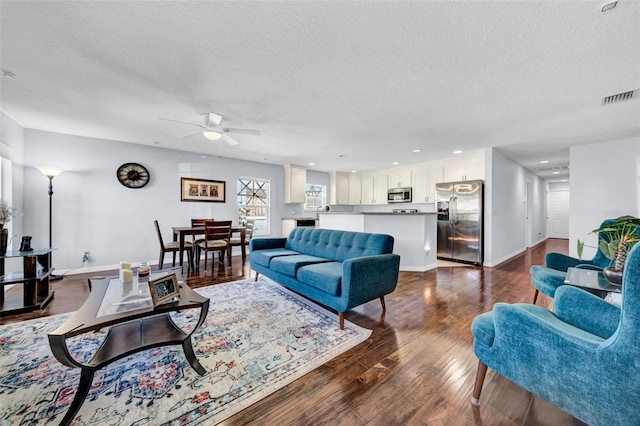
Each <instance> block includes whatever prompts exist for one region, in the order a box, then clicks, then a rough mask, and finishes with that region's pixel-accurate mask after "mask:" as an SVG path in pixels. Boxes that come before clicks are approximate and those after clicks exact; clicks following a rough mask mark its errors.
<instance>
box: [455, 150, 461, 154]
mask: <svg viewBox="0 0 640 426" xmlns="http://www.w3.org/2000/svg"><path fill="white" fill-rule="evenodd" d="M453 153H454V154H462V150H460V149H459V150H457V151H453Z"/></svg>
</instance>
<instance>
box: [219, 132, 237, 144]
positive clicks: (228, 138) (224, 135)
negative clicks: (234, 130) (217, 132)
mask: <svg viewBox="0 0 640 426" xmlns="http://www.w3.org/2000/svg"><path fill="white" fill-rule="evenodd" d="M222 139H223V140H224V141H225V142H226V143H228V144H229V145H238V141H236V140H235V139H233V138H232V137H231V136H229V135H227V134H223V135H222Z"/></svg>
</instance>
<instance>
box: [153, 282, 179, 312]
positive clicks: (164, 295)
mask: <svg viewBox="0 0 640 426" xmlns="http://www.w3.org/2000/svg"><path fill="white" fill-rule="evenodd" d="M149 292H151V300H153V306H154V307H155V306H158V305H161V304H163V303H166V302H168V301H170V300H173V298H174V297H176V296H177V297H178V298H179V297H180V287H178V277H176V274H170V275H165V276H164V277H160V278H157V279H155V280H150V281H149Z"/></svg>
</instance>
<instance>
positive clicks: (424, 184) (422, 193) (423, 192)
mask: <svg viewBox="0 0 640 426" xmlns="http://www.w3.org/2000/svg"><path fill="white" fill-rule="evenodd" d="M433 194H434V184H432V183H431V169H429V168H428V167H426V166H421V167H416V168H415V169H413V197H412V202H414V203H433Z"/></svg>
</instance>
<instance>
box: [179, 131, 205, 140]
mask: <svg viewBox="0 0 640 426" xmlns="http://www.w3.org/2000/svg"><path fill="white" fill-rule="evenodd" d="M201 133H202V132H201V131H199V130H198V131H197V132H191V133H187V134H186V135H184V136H180V137H179V138H178V140H180V139H186V138H188V137H190V136H193V135H199V134H201Z"/></svg>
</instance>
